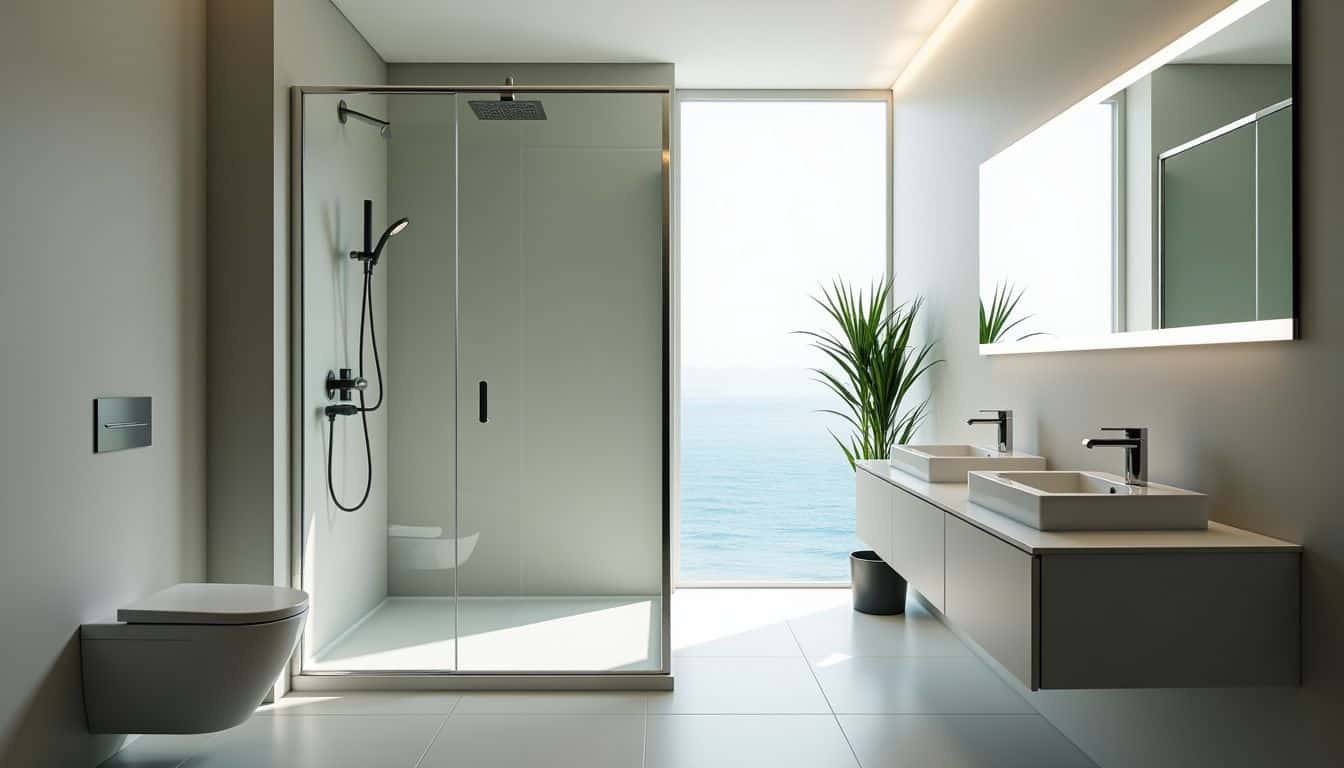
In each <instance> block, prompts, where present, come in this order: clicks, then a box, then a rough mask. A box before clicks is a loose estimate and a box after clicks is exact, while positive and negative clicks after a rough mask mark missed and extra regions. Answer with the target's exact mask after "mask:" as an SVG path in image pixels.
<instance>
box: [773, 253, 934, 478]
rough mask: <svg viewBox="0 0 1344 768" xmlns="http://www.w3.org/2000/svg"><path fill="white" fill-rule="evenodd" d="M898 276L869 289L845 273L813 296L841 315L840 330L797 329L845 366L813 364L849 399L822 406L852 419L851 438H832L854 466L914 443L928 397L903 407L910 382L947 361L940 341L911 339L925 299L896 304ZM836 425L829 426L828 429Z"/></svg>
mask: <svg viewBox="0 0 1344 768" xmlns="http://www.w3.org/2000/svg"><path fill="white" fill-rule="evenodd" d="M891 288H892V283H891V281H890V280H883V281H881V282H880V283H878V284H876V285H873V286H872V287H871V288H870V289H869V290H868V291H867V292H864V291H863V290H862V289H855V288H854V287H853V286H852V285H850V284H847V283H845V282H844V281H842V280H840V279H836V280H833V281H832V283H831V287H830V289H827V288H826V287H825V286H822V288H821V295H820V296H813V297H812V300H813V301H815V302H816V303H817V305H818V306H820V307H821V308H822V309H824V310H825V311H826V314H827V315H829V316H830V318H831V319H832V320H833V321H834V322H835V325H836V326H837V327H838V333H832V332H829V331H819V332H813V331H798V332H797V333H800V334H802V335H804V336H810V337H811V338H812V346H813V347H815V348H816V349H819V350H821V352H822V353H823V354H825V355H826V356H827V357H828V358H830V360H831V362H833V363H835V365H836V366H838V367H839V373H838V374H836V373H832V372H830V371H826V370H823V369H821V368H813V369H812V372H813V373H815V374H816V375H817V381H819V382H821V383H822V384H825V385H826V387H827V388H828V389H830V390H831V392H833V393H834V394H835V395H836V396H837V397H839V398H840V400H841V402H842V403H843V404H844V410H843V411H841V410H833V409H823V410H822V411H821V412H822V413H829V414H833V415H835V416H839V417H840V418H842V419H844V420H845V421H846V422H848V423H849V425H850V427H852V429H853V433H852V434H851V435H850V436H849V442H848V443H846V442H845V441H844V440H841V439H840V437H839V436H837V435H836V434H835V432H830V434H831V437H832V438H833V439H834V440H835V442H836V444H837V445H839V446H840V450H841V451H843V452H844V454H845V458H846V459H847V460H848V461H849V465H850V467H851V468H853V467H854V464H855V462H856V461H859V460H862V459H885V458H887V457H888V456H890V455H891V449H892V446H893V445H896V444H902V445H903V444H905V443H908V442H910V439H911V437H913V436H914V433H915V430H916V429H917V428H918V427H919V425H920V423H921V422H923V420H924V417H925V416H926V415H927V410H928V405H929V400H928V398H925V399H924V400H923V401H922V402H920V403H918V404H916V405H914V406H913V407H911V408H908V409H906V410H904V411H902V406H903V405H904V404H905V401H906V397H907V396H908V395H909V393H910V388H911V387H912V386H913V385H914V384H915V382H916V381H917V380H918V379H919V377H920V376H922V375H923V374H924V373H925V372H926V371H928V370H929V369H930V368H932V367H933V366H935V365H937V364H938V363H941V362H943V361H942V360H930V359H929V356H930V354H931V353H932V351H933V342H929V343H927V344H923V345H916V344H915V343H913V342H912V341H911V336H912V333H913V330H914V326H915V320H916V318H917V317H918V316H919V310H920V308H921V307H922V306H923V303H924V300H923V299H922V298H920V297H916V298H915V299H914V300H912V301H911V302H909V303H908V304H898V305H896V306H895V307H890V298H891ZM828 431H829V430H828Z"/></svg>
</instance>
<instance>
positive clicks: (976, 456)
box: [891, 445, 1045, 483]
mask: <svg viewBox="0 0 1344 768" xmlns="http://www.w3.org/2000/svg"><path fill="white" fill-rule="evenodd" d="M891 466H893V467H895V468H896V469H899V470H901V471H902V472H907V473H909V474H912V475H914V476H915V477H918V478H919V479H921V480H927V481H929V482H931V483H964V482H966V473H967V472H971V471H973V470H978V469H983V470H990V469H1045V459H1043V458H1041V457H1040V456H1033V455H1031V454H1029V453H1018V452H1016V451H1013V452H1011V453H1002V452H1000V451H996V450H993V449H990V448H981V447H980V446H978V445H898V446H896V447H895V448H893V449H892V451H891Z"/></svg>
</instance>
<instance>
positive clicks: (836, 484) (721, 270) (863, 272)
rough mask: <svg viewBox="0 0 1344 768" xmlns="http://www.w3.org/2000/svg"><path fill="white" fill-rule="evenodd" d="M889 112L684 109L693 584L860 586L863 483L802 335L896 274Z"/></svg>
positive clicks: (812, 103)
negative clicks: (838, 297)
mask: <svg viewBox="0 0 1344 768" xmlns="http://www.w3.org/2000/svg"><path fill="white" fill-rule="evenodd" d="M887 106H888V105H887V101H886V99H884V98H881V97H880V96H879V97H878V98H874V99H866V100H865V99H858V98H851V99H810V100H790V101H776V100H766V99H751V100H728V99H707V100H684V101H683V102H682V104H681V123H680V127H681V133H680V141H681V151H680V158H681V160H680V162H681V166H680V167H681V175H680V227H681V366H682V367H681V432H680V450H681V457H680V458H681V462H680V464H681V477H680V482H681V487H680V498H681V506H680V559H679V571H678V580H679V581H680V582H681V583H695V582H769V581H777V582H824V581H846V580H848V578H849V573H848V567H849V566H848V559H847V555H848V553H849V552H850V551H851V550H853V549H854V548H855V547H856V546H858V542H857V540H856V538H855V535H854V474H853V472H852V471H851V470H850V468H849V465H848V464H847V463H846V461H845V459H844V456H843V455H842V454H841V452H840V450H839V448H838V447H837V446H836V444H835V442H834V440H832V438H831V436H830V435H829V434H828V430H835V431H836V433H837V434H840V435H842V436H843V435H844V425H843V424H842V423H841V422H840V421H839V419H836V418H834V417H830V416H826V415H823V414H820V413H818V410H819V409H824V408H834V407H836V406H837V405H838V404H837V403H836V402H834V401H833V400H832V399H831V397H830V396H828V394H827V392H826V390H825V389H824V387H823V386H822V385H821V384H818V383H816V382H815V381H813V376H812V374H811V373H810V372H809V370H808V369H809V368H812V367H817V366H822V365H824V362H825V361H824V360H823V359H822V358H821V355H820V354H819V353H817V352H816V351H815V350H812V349H811V348H810V347H809V346H808V343H807V339H806V338H805V337H803V336H800V335H798V334H797V333H795V332H796V331H800V330H815V329H818V328H821V327H824V325H825V323H826V318H825V316H824V314H823V313H822V311H821V310H820V309H819V308H818V307H817V306H816V305H815V304H814V303H813V301H812V299H811V297H812V296H814V295H816V294H817V292H818V290H819V288H820V287H821V286H822V285H823V284H825V285H829V284H830V283H831V281H832V280H834V279H836V278H840V279H843V280H847V281H851V282H855V283H858V284H861V285H864V286H867V285H869V284H871V283H873V282H874V281H877V280H880V279H881V278H882V277H883V276H884V275H885V273H886V264H887V252H888V229H889V227H888V217H889V215H890V214H889V202H888V194H887V190H888V181H887V180H888V171H889V169H888V165H889V162H890V161H889V155H888V132H887V119H888V118H887V115H888V108H887Z"/></svg>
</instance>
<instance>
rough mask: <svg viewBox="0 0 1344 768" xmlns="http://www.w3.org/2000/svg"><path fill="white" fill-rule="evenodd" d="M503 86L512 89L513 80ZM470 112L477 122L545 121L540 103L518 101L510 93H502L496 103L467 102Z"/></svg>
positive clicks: (507, 81) (543, 110) (544, 111)
mask: <svg viewBox="0 0 1344 768" xmlns="http://www.w3.org/2000/svg"><path fill="white" fill-rule="evenodd" d="M504 85H506V86H509V87H513V78H512V77H510V78H508V79H506V80H505V81H504ZM467 103H468V104H470V105H471V111H472V112H475V113H476V119H478V120H545V119H546V108H545V107H543V106H542V105H541V102H540V101H535V100H531V101H529V100H526V99H524V100H521V101H520V100H518V99H515V98H514V97H513V92H512V91H503V92H501V93H500V94H499V100H498V101H469V102H467Z"/></svg>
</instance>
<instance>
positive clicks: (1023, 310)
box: [979, 0, 1295, 354]
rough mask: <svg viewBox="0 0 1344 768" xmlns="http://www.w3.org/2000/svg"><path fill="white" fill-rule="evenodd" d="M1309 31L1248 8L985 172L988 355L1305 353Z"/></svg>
mask: <svg viewBox="0 0 1344 768" xmlns="http://www.w3.org/2000/svg"><path fill="white" fill-rule="evenodd" d="M1292 28H1293V3H1292V0H1240V1H1239V2H1236V3H1233V4H1232V5H1231V6H1230V7H1228V8H1227V9H1226V10H1224V11H1223V12H1221V13H1219V14H1218V15H1217V16H1215V17H1213V18H1212V19H1210V20H1208V21H1207V22H1205V23H1204V24H1202V25H1200V26H1199V27H1198V28H1196V29H1195V30H1192V31H1191V32H1190V33H1189V34H1187V35H1185V36H1183V37H1182V38H1181V39H1179V40H1178V41H1176V42H1175V43H1173V44H1172V45H1170V46H1168V47H1167V48H1166V49H1163V50H1162V51H1160V52H1159V53H1158V54H1156V55H1155V56H1153V57H1152V58H1150V59H1149V60H1147V61H1145V62H1143V63H1142V64H1140V65H1139V66H1137V67H1135V69H1133V70H1131V71H1130V72H1128V73H1126V74H1125V75H1122V76H1121V77H1120V78H1118V79H1117V80H1116V81H1114V82H1113V83H1111V84H1110V85H1108V86H1107V87H1106V88H1104V89H1103V90H1102V91H1100V92H1098V93H1097V94H1095V95H1093V96H1092V97H1089V98H1088V99H1086V100H1085V101H1083V102H1080V103H1079V104H1077V105H1075V106H1074V107H1072V108H1070V109H1069V110H1067V111H1066V112H1064V113H1063V114H1061V115H1059V116H1058V117H1056V118H1054V119H1053V120H1051V121H1050V122H1048V123H1046V124H1045V125H1044V126H1042V127H1041V128H1039V129H1038V130H1036V131H1035V132H1033V133H1031V134H1030V135H1028V136H1026V137H1025V138H1023V139H1022V140H1020V141H1018V142H1017V143H1015V144H1013V145H1012V146H1010V147H1009V148H1008V149H1006V150H1004V151H1003V152H1001V153H999V154H998V155H996V156H994V157H993V158H991V159H989V160H988V161H986V162H985V163H984V164H983V165H981V167H980V284H979V288H980V303H981V310H980V315H981V322H980V343H981V352H982V353H983V354H1002V353H1012V352H1031V351H1053V350H1065V349H1096V348H1113V347H1133V346H1159V345H1170V344H1200V343H1215V342H1224V341H1265V340H1276V339H1290V338H1292V337H1293V333H1294V331H1293V328H1294V323H1293V318H1294V315H1295V312H1294V305H1293V274H1294V258H1293V169H1294V151H1293V82H1294V78H1293V38H1292Z"/></svg>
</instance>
